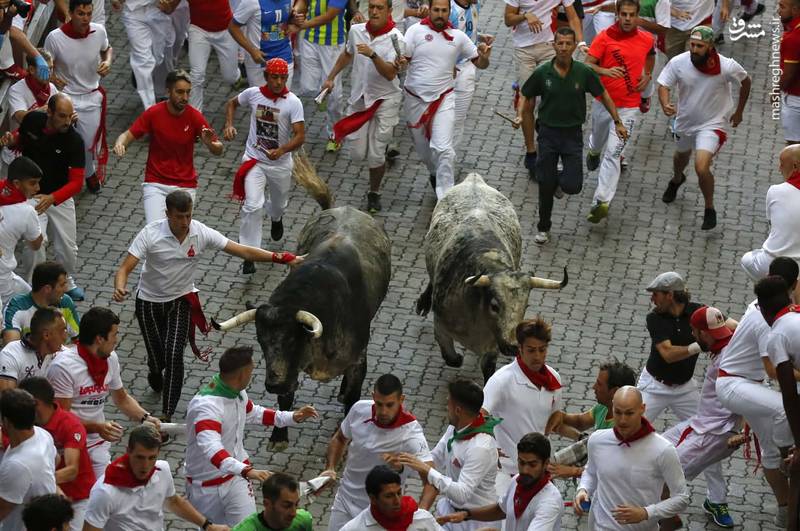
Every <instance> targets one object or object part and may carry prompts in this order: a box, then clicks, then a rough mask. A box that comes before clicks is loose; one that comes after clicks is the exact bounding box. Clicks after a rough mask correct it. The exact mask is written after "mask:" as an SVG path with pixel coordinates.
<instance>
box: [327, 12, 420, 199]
mask: <svg viewBox="0 0 800 531" xmlns="http://www.w3.org/2000/svg"><path fill="white" fill-rule="evenodd" d="M398 1H400V0H398ZM390 3H391V2H390V0H371V1H370V2H369V20H368V21H367V22H366V23H364V24H353V25H352V26H351V27H350V33H349V34H348V37H347V44H346V45H345V48H344V50H342V53H341V55H339V58H338V59H336V63H335V64H334V65H333V69H332V70H331V71H330V73H329V74H328V78H327V79H326V80H325V82H324V83H323V84H322V90H325V89H328V90H329V91H332V90H333V87H334V82H335V80H336V77H337V76H338V75H339V74H340V73H341V71H342V70H344V68H345V67H347V65H350V64H352V65H353V71H352V75H351V78H350V79H351V83H350V84H351V89H350V99H349V100H348V104H349V108H348V111H347V116H345V117H344V118H343V119H341V120H339V121H338V122H336V123H335V124H334V125H333V136H334V140H335V141H336V142H341V141H342V140H343V139H344V138H345V137H347V138H348V145H349V146H350V157H351V158H352V159H353V160H354V161H359V162H360V161H363V160H366V161H367V165H368V167H369V191H368V192H367V210H368V211H369V213H370V214H375V213H376V212H380V211H381V193H380V191H381V181H382V180H383V175H384V173H385V171H386V148H387V146H388V145H389V142H390V141H391V139H392V132H393V131H394V126H395V125H397V122H399V121H400V103H401V100H402V96H403V94H402V92H401V91H400V80H399V79H398V77H397V72H398V70H397V64H396V59H397V57H398V54H400V55H401V56H402V54H403V49H404V48H405V42H406V41H405V38H404V37H403V34H402V33H401V32H400V30H398V29H397V28H396V27H395V24H394V21H393V20H392V18H391V16H390V10H391V8H390V7H389V4H390ZM395 43H396V44H395ZM395 46H397V48H395Z"/></svg>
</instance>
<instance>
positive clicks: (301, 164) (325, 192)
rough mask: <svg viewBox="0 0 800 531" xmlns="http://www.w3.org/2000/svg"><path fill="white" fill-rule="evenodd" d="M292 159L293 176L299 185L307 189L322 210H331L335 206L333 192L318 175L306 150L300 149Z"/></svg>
mask: <svg viewBox="0 0 800 531" xmlns="http://www.w3.org/2000/svg"><path fill="white" fill-rule="evenodd" d="M292 159H293V160H294V170H293V171H292V175H293V176H294V180H295V181H297V184H299V185H300V186H302V187H303V188H305V189H306V192H308V194H309V195H310V196H311V197H313V198H314V200H315V201H316V202H317V203H319V206H320V207H322V210H327V209H329V208H331V207H332V206H333V196H332V195H331V190H330V188H328V184H327V183H326V182H325V181H323V180H322V178H321V177H320V176H319V174H318V173H317V169H316V168H315V167H314V164H313V163H312V162H311V160H310V159H309V158H308V153H306V150H305V149H304V148H300V149H299V150H297V151H296V152H295V153H294V155H293V157H292Z"/></svg>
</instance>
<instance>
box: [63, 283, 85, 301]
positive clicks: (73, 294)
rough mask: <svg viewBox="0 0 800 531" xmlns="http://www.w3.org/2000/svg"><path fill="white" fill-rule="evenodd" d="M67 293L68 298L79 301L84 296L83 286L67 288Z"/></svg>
mask: <svg viewBox="0 0 800 531" xmlns="http://www.w3.org/2000/svg"><path fill="white" fill-rule="evenodd" d="M67 295H69V298H70V299H72V300H74V301H76V302H80V301H82V300H83V299H85V298H86V292H84V291H83V288H81V287H78V286H75V287H74V288H72V289H71V290H69V291H68V292H67Z"/></svg>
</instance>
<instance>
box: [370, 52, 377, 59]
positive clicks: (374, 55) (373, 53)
mask: <svg viewBox="0 0 800 531" xmlns="http://www.w3.org/2000/svg"><path fill="white" fill-rule="evenodd" d="M377 56H378V54H377V53H375V52H372V55H370V56H369V58H370V59H375V58H376V57H377Z"/></svg>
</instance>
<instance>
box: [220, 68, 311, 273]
mask: <svg viewBox="0 0 800 531" xmlns="http://www.w3.org/2000/svg"><path fill="white" fill-rule="evenodd" d="M288 78H289V64H288V63H287V62H286V61H284V60H283V59H281V58H279V57H275V58H273V59H270V60H269V61H267V66H266V68H265V69H264V79H265V80H266V83H265V84H264V85H263V86H261V87H250V88H248V89H245V91H244V92H242V93H241V94H239V95H238V96H234V97H233V98H231V99H230V100H229V101H228V103H227V104H226V105H225V129H224V130H223V137H224V138H225V140H228V141H230V140H233V139H234V137H235V136H236V129H235V128H234V127H233V118H234V116H235V114H236V109H237V108H238V107H239V106H240V105H242V106H246V107H248V108H249V109H250V131H249V133H248V135H247V143H246V144H245V152H244V156H243V157H242V164H241V166H240V167H239V170H238V171H237V172H236V176H235V177H234V181H233V195H232V197H233V199H234V200H235V201H241V202H242V210H241V215H240V217H241V221H240V225H239V243H240V244H242V245H249V246H250V247H261V232H262V227H263V224H264V211H265V210H266V211H267V212H268V213H269V217H270V219H271V220H272V226H271V227H270V236H271V237H272V239H273V241H278V240H280V239H281V238H283V213H284V212H285V211H286V205H288V204H289V189H290V188H291V187H292V168H293V161H292V151H295V150H296V149H299V148H300V147H301V146H302V145H303V142H305V138H306V136H305V135H306V133H305V118H304V116H303V103H302V102H301V101H300V98H298V97H297V96H295V95H294V94H293V93H292V92H290V91H289V89H288V88H287V87H286V80H287V79H288ZM267 184H269V196H268V197H265V195H266V194H265V192H264V187H265V186H267ZM255 270H256V269H255V264H253V262H252V261H250V260H248V261H245V263H244V265H243V267H242V272H243V273H246V274H252V273H255Z"/></svg>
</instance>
